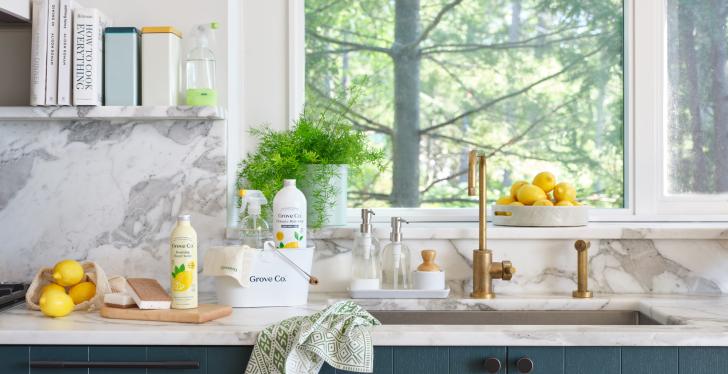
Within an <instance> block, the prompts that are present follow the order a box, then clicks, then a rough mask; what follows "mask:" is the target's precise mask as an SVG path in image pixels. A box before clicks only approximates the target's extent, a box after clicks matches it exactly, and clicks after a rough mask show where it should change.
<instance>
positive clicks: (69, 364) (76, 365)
mask: <svg viewBox="0 0 728 374" xmlns="http://www.w3.org/2000/svg"><path fill="white" fill-rule="evenodd" d="M30 367H31V368H35V369H41V368H43V369H199V368H200V362H199V361H147V362H145V361H96V362H94V361H31V362H30Z"/></svg>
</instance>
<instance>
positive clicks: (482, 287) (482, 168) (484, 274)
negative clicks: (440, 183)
mask: <svg viewBox="0 0 728 374" xmlns="http://www.w3.org/2000/svg"><path fill="white" fill-rule="evenodd" d="M476 165H477V166H478V200H479V201H478V220H479V221H478V222H479V231H478V249H475V250H473V292H471V293H470V297H472V298H475V299H492V298H494V297H495V293H494V292H493V279H494V278H495V279H498V278H500V279H503V280H511V278H512V277H513V273H515V272H516V268H515V267H513V265H512V264H511V262H510V261H503V262H493V251H491V250H490V249H487V248H486V241H487V230H488V205H487V197H488V196H487V188H486V184H485V172H486V160H485V156H483V155H478V152H477V151H474V150H473V151H470V154H469V155H468V195H469V196H475V194H476V192H475V166H476Z"/></svg>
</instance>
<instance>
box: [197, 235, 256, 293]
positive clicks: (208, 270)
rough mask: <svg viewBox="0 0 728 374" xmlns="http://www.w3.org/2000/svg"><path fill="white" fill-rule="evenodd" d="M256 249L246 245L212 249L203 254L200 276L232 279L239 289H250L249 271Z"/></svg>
mask: <svg viewBox="0 0 728 374" xmlns="http://www.w3.org/2000/svg"><path fill="white" fill-rule="evenodd" d="M255 252H256V249H254V248H250V247H248V246H247V245H243V246H240V245H228V246H224V247H212V248H210V249H208V250H207V253H206V254H205V262H204V264H205V265H204V267H203V271H202V274H204V275H207V276H210V277H224V276H227V277H232V278H233V279H235V280H236V281H238V284H240V287H245V288H247V287H250V270H251V264H252V263H253V257H254V256H255Z"/></svg>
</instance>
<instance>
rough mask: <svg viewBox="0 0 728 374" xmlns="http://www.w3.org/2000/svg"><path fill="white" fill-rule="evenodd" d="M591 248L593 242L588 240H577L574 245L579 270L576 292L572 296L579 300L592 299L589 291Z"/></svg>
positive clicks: (577, 271)
mask: <svg viewBox="0 0 728 374" xmlns="http://www.w3.org/2000/svg"><path fill="white" fill-rule="evenodd" d="M589 247H591V242H589V241H588V240H577V241H576V242H575V243H574V248H576V253H577V255H576V256H577V264H576V265H577V270H576V291H574V292H572V293H571V296H573V297H574V298H577V299H588V298H590V297H592V293H591V291H589V285H588V282H589Z"/></svg>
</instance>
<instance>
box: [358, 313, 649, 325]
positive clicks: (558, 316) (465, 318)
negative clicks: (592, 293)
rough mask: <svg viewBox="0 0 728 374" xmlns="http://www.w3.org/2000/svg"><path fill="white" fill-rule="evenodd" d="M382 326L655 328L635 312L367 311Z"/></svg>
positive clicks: (645, 318)
mask: <svg viewBox="0 0 728 374" xmlns="http://www.w3.org/2000/svg"><path fill="white" fill-rule="evenodd" d="M369 312H370V313H371V314H372V315H374V317H376V318H377V319H378V320H379V321H380V322H381V323H382V324H384V325H659V324H660V323H658V322H657V321H655V320H653V319H652V318H650V317H648V316H646V315H644V314H642V313H640V312H638V311H635V310H569V311H562V310H553V311H552V310H517V311H513V310H494V311H459V310H458V311H450V310H448V311H440V310H428V311H410V310H375V311H369Z"/></svg>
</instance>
